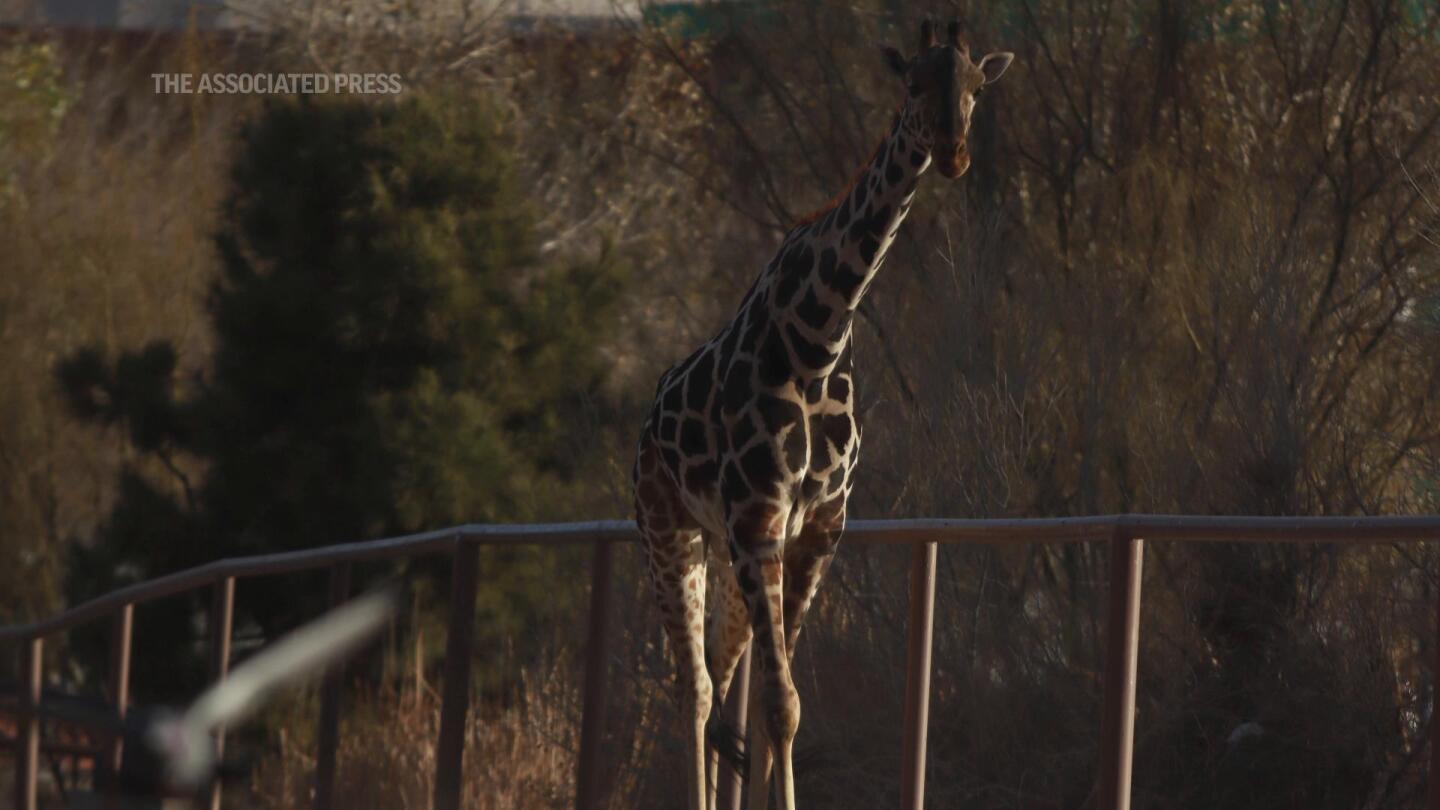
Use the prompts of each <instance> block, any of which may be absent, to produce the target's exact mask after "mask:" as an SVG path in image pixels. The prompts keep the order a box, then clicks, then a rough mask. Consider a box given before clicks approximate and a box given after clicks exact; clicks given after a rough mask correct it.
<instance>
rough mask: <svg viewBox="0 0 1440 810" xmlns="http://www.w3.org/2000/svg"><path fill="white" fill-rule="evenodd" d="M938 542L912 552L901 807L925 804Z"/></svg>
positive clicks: (909, 808)
mask: <svg viewBox="0 0 1440 810" xmlns="http://www.w3.org/2000/svg"><path fill="white" fill-rule="evenodd" d="M936 553H937V546H936V544H935V542H934V541H930V542H925V543H916V544H915V547H914V549H913V550H912V551H911V568H910V624H909V630H910V632H909V639H908V644H909V654H908V655H907V656H906V662H905V747H904V754H903V758H904V760H903V761H904V768H905V771H904V774H903V776H902V778H901V787H900V807H901V808H902V810H920V808H922V807H924V806H925V738H926V734H927V732H928V730H929V726H930V651H931V648H932V646H933V643H934V639H935V555H936Z"/></svg>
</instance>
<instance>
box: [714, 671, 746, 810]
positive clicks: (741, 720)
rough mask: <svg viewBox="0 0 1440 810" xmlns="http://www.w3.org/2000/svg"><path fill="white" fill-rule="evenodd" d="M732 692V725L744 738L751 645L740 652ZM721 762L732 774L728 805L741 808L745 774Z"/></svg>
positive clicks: (735, 809)
mask: <svg viewBox="0 0 1440 810" xmlns="http://www.w3.org/2000/svg"><path fill="white" fill-rule="evenodd" d="M730 693H731V694H732V695H734V697H733V698H731V699H730V725H731V727H732V728H734V729H735V735H736V736H737V737H739V738H740V739H742V740H744V739H746V737H745V727H746V725H747V723H746V721H747V720H748V719H749V717H748V713H749V711H750V645H746V647H745V652H743V653H741V654H740V663H739V664H737V665H736V667H735V675H734V676H732V677H731V679H730ZM720 762H721V763H722V764H721V768H723V769H724V772H725V773H728V774H730V776H729V778H728V779H726V780H725V781H726V782H727V783H729V785H730V794H729V795H730V800H729V804H727V805H726V806H727V807H729V808H730V810H740V802H741V797H743V796H744V795H745V775H744V774H742V773H740V772H739V771H737V770H735V768H733V767H731V765H730V761H729V760H727V759H725V758H724V757H721V759H720ZM715 778H716V779H717V780H718V779H719V778H720V775H719V774H718V773H717V774H716V775H715Z"/></svg>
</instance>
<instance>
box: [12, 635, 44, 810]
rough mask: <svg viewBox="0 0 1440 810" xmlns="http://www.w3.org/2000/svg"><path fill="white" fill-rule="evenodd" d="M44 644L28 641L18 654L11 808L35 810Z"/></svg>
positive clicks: (38, 774)
mask: <svg viewBox="0 0 1440 810" xmlns="http://www.w3.org/2000/svg"><path fill="white" fill-rule="evenodd" d="M44 657H45V640H44V639H41V638H32V639H28V640H27V641H26V642H25V649H24V650H23V651H22V652H21V654H20V684H21V688H22V689H23V690H24V691H23V693H22V694H21V695H20V726H19V728H18V729H17V731H18V733H17V735H16V738H15V807H16V808H18V810H35V808H36V805H37V804H38V803H39V801H40V790H39V788H40V687H41V684H42V682H43V676H44V667H43V661H44Z"/></svg>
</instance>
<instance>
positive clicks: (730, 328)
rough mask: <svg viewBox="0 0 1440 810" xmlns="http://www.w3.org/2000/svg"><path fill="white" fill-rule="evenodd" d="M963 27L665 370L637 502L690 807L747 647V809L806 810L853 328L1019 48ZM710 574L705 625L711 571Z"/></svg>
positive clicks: (710, 788) (929, 46)
mask: <svg viewBox="0 0 1440 810" xmlns="http://www.w3.org/2000/svg"><path fill="white" fill-rule="evenodd" d="M961 37H962V31H961V28H960V26H959V24H958V23H951V24H950V26H949V27H948V30H947V37H946V41H945V42H938V41H937V39H936V35H935V28H934V25H933V24H931V23H929V22H927V23H926V24H925V25H923V26H922V28H921V35H920V41H921V47H920V50H919V52H918V53H916V54H915V56H913V57H910V58H906V57H905V56H904V55H902V54H901V53H900V52H899V51H897V50H895V49H893V48H887V49H885V50H884V55H885V59H886V62H887V63H888V64H889V65H890V67H891V69H892V70H893V71H895V72H896V73H897V74H898V75H899V76H900V77H901V78H902V79H903V80H904V86H905V102H904V105H903V106H902V108H901V110H900V112H899V113H898V114H897V115H896V116H895V120H894V122H893V124H892V125H891V127H890V130H889V132H888V133H887V134H886V136H885V139H884V140H883V141H882V143H881V144H880V147H879V148H878V149H877V150H876V152H875V155H874V157H872V158H871V160H870V162H869V163H868V164H867V165H866V166H865V167H864V168H863V169H862V170H861V172H860V173H859V174H858V175H857V176H856V180H855V182H854V183H853V184H852V185H851V187H850V188H849V189H848V190H847V191H846V192H844V193H842V194H841V195H840V196H839V197H837V198H836V201H835V202H834V204H833V205H831V206H829V207H827V208H825V209H822V210H821V211H820V212H818V213H817V214H815V215H812V216H811V217H808V218H806V219H805V220H803V221H802V222H801V223H800V224H798V225H796V227H795V228H793V229H792V230H791V231H790V232H789V233H788V234H787V235H786V236H785V239H784V241H783V242H782V244H781V246H780V249H779V251H778V252H777V253H776V254H775V257H774V258H773V259H772V260H771V261H770V263H769V264H768V265H767V266H766V267H765V269H764V271H763V272H762V273H761V274H760V277H759V278H758V279H757V280H756V282H755V284H754V285H753V286H752V287H751V288H750V291H749V293H748V294H746V296H745V298H744V299H743V300H742V302H741V304H740V307H739V309H738V311H737V312H736V314H735V317H734V318H733V319H732V320H730V322H729V323H727V324H726V325H725V326H724V327H722V328H721V329H720V331H719V332H717V333H716V334H715V336H714V337H712V338H711V339H710V340H709V341H708V342H706V343H705V345H703V346H701V347H700V348H699V349H697V350H696V351H695V352H694V353H693V354H691V355H690V356H689V357H688V358H686V359H685V360H683V361H681V362H680V363H678V364H677V365H675V366H674V367H672V368H671V369H670V370H669V371H667V372H666V373H665V374H664V375H663V376H662V377H661V378H660V383H659V386H658V387H657V389H656V393H655V404H654V406H653V408H652V409H651V411H650V414H649V416H648V418H647V419H646V421H645V425H644V428H643V429H642V431H641V436H640V443H639V449H638V452H637V457H636V461H635V471H634V484H635V509H636V518H637V522H638V524H639V527H640V533H641V537H642V539H643V542H644V545H645V550H646V555H647V559H648V562H649V569H650V577H651V580H652V583H653V584H654V588H655V596H656V600H657V603H658V606H659V611H660V615H661V619H662V621H663V622H664V625H665V628H666V631H667V633H668V635H669V638H670V642H671V645H672V647H673V648H674V655H675V658H676V664H677V667H678V672H679V678H678V680H679V688H680V697H681V706H682V713H683V714H684V715H685V717H684V720H685V722H686V723H687V728H686V730H685V735H684V738H685V744H686V755H687V762H686V768H687V776H688V785H687V797H686V800H687V802H688V806H689V808H690V810H714V806H715V801H716V790H715V788H716V781H717V778H718V757H717V753H716V752H715V751H713V750H709V749H707V746H706V739H707V731H709V732H711V734H710V736H711V737H713V738H714V739H716V740H717V742H719V743H721V745H720V747H722V748H730V749H732V750H730V751H729V753H730V754H731V755H732V756H733V755H734V754H735V753H736V752H735V751H734V750H733V748H734V746H730V745H725V744H723V743H724V740H725V736H724V734H723V733H720V732H719V728H718V723H719V711H720V706H721V705H722V704H723V703H724V699H725V695H726V693H727V692H728V690H729V688H730V682H731V679H732V678H733V677H734V674H735V667H736V664H737V663H738V661H739V659H740V655H741V654H742V653H743V651H744V649H745V646H746V645H747V644H752V643H753V644H754V655H753V660H754V661H755V662H756V664H757V665H758V681H757V682H758V685H759V688H758V690H757V693H756V694H755V695H754V696H753V697H752V707H753V711H752V718H753V720H752V722H751V723H750V733H751V741H752V744H751V745H750V746H749V750H748V751H747V757H746V758H747V759H748V762H749V769H750V771H749V790H750V804H749V807H750V808H752V810H763V808H764V807H765V806H766V799H767V793H766V791H767V784H766V783H767V781H768V780H769V776H770V770H771V765H772V758H773V764H774V775H775V795H776V797H777V802H778V805H779V807H781V808H783V810H794V808H795V786H794V772H793V769H792V766H791V749H792V745H793V742H794V738H795V733H796V730H797V729H798V728H799V724H800V701H799V697H798V695H797V694H796V690H795V685H794V682H793V680H792V678H791V676H790V661H791V658H792V657H793V655H794V652H795V643H796V640H797V638H798V636H799V633H800V625H801V623H802V621H803V620H804V617H805V613H806V611H807V609H808V608H809V606H810V603H811V601H812V600H813V598H814V596H815V592H816V590H817V588H818V587H819V584H820V580H821V578H822V577H823V576H824V574H825V571H826V569H827V568H828V567H829V565H830V561H831V560H832V559H833V556H834V553H835V550H836V547H837V545H838V543H839V541H840V535H841V533H842V531H843V530H844V527H845V504H846V501H847V499H848V498H849V495H850V491H851V488H852V486H853V484H854V481H853V477H852V476H853V473H854V470H855V465H856V461H857V459H858V457H859V452H860V429H859V426H858V425H857V424H856V421H855V381H854V369H853V363H852V357H851V328H852V324H853V320H854V316H855V311H856V309H857V307H858V306H859V305H860V301H861V299H862V298H863V297H864V295H865V293H866V291H867V290H868V289H869V287H870V283H871V281H873V280H874V278H875V275H876V273H877V272H878V271H879V269H880V266H881V264H882V263H883V262H884V260H885V254H886V251H887V250H888V249H889V247H890V244H891V243H892V242H893V241H894V239H895V234H896V232H897V231H898V229H899V227H900V224H901V223H902V222H903V221H904V219H905V216H906V214H907V213H909V210H910V204H911V202H912V201H913V199H914V196H915V188H916V183H917V182H918V180H919V178H920V175H921V174H923V173H924V172H925V171H926V169H927V168H929V167H930V165H931V164H932V163H933V164H935V165H936V167H937V169H938V171H939V172H940V173H941V174H942V175H944V176H946V177H949V178H955V177H959V176H960V175H962V174H964V173H965V171H966V169H968V168H969V166H970V157H969V150H968V148H967V146H966V143H965V138H966V135H967V133H968V132H969V129H970V118H971V113H972V111H973V110H974V107H975V98H976V96H977V95H978V93H979V91H980V90H981V88H983V87H984V86H985V85H987V84H990V83H991V82H994V81H995V80H996V79H998V78H1000V75H1001V74H1002V73H1004V72H1005V69H1006V68H1007V67H1009V65H1010V62H1011V59H1012V55H1011V54H1009V53H995V54H989V55H987V56H985V57H984V58H982V59H981V60H980V61H979V62H973V61H971V59H970V52H969V48H968V46H967V45H966V44H965V43H964V42H963V41H962V38H961ZM712 558H713V559H714V560H716V561H717V562H719V563H720V564H722V565H725V566H727V567H728V569H729V570H727V571H722V572H720V575H719V576H718V577H716V582H717V586H716V593H714V594H713V596H714V600H715V601H714V604H713V606H712V608H711V610H710V614H709V629H708V639H707V630H706V626H705V625H706V597H707V594H706V566H707V563H708V561H709V560H710V559H712Z"/></svg>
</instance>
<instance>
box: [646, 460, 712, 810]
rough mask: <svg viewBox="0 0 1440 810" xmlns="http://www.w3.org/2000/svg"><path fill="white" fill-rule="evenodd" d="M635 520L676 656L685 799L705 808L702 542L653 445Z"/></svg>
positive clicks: (707, 694)
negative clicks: (683, 753) (684, 758)
mask: <svg viewBox="0 0 1440 810" xmlns="http://www.w3.org/2000/svg"><path fill="white" fill-rule="evenodd" d="M635 489H636V497H635V505H636V523H637V524H638V525H639V528H640V535H641V538H642V539H643V541H644V546H645V552H646V559H647V562H648V563H649V568H650V580H651V583H652V585H653V586H654V588H655V601H656V606H657V608H658V610H659V613H660V618H661V622H662V623H663V625H664V626H665V632H666V634H667V636H668V637H669V639H670V646H671V648H672V650H673V654H674V656H675V664H676V672H677V675H678V678H677V680H678V681H679V684H678V685H679V689H680V712H681V716H682V722H683V723H684V731H683V737H684V749H685V752H686V763H685V766H686V767H685V770H686V777H687V783H688V784H687V799H686V803H687V805H688V807H689V808H690V810H707V793H708V791H707V789H706V781H707V780H706V760H707V753H706V749H705V724H706V721H707V720H709V717H710V705H711V701H712V699H713V688H714V687H713V686H712V685H711V681H710V675H709V673H708V672H707V671H706V663H705V547H704V545H703V544H702V543H701V540H700V532H699V528H698V527H697V526H695V524H694V521H693V520H691V519H690V516H689V514H688V513H687V512H685V510H684V508H683V507H682V506H681V505H680V502H679V498H678V496H677V495H676V494H675V491H674V486H673V484H672V483H670V482H669V481H668V480H667V479H666V478H665V477H664V474H663V471H662V470H660V469H659V465H658V463H657V461H656V458H655V451H654V446H653V445H646V446H644V447H643V448H642V450H641V454H640V458H639V460H638V462H637V465H636V488H635Z"/></svg>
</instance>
